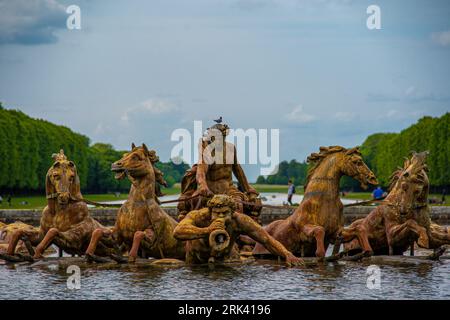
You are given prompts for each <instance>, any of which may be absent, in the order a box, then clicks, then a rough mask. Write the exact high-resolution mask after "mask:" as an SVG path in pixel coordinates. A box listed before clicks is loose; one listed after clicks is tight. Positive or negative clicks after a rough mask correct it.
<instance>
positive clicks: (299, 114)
mask: <svg viewBox="0 0 450 320" xmlns="http://www.w3.org/2000/svg"><path fill="white" fill-rule="evenodd" d="M286 119H287V120H289V121H292V122H299V123H308V122H312V121H314V120H315V119H316V117H315V116H313V115H312V114H308V113H306V112H304V111H303V106H302V105H298V106H297V107H295V108H294V109H292V111H291V112H290V113H288V114H287V115H286Z"/></svg>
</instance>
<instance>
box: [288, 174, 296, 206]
mask: <svg viewBox="0 0 450 320" xmlns="http://www.w3.org/2000/svg"><path fill="white" fill-rule="evenodd" d="M294 193H295V185H294V184H293V183H292V180H289V181H288V197H287V201H288V203H289V205H291V206H292V196H293V195H294Z"/></svg>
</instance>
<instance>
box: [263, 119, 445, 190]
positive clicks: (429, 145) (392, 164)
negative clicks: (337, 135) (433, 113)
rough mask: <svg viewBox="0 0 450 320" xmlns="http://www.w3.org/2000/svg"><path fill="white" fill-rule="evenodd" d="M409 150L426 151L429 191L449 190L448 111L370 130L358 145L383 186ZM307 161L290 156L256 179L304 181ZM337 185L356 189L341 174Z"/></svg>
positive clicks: (301, 183) (264, 180) (356, 183)
mask: <svg viewBox="0 0 450 320" xmlns="http://www.w3.org/2000/svg"><path fill="white" fill-rule="evenodd" d="M411 151H417V152H420V151H429V152H430V154H429V156H428V159H427V164H428V168H429V172H428V176H429V179H430V184H431V186H432V190H433V191H436V192H437V191H441V190H442V189H444V188H445V189H447V190H449V189H450V188H449V186H450V113H446V114H444V115H443V116H441V117H436V118H433V117H429V116H426V117H423V118H421V119H420V120H418V122H417V123H415V124H414V125H412V126H410V127H408V128H406V129H404V130H403V131H401V132H400V133H376V134H372V135H370V136H369V137H367V139H366V140H365V141H364V143H363V144H362V145H361V153H362V155H363V158H364V161H365V162H366V163H367V165H368V166H369V168H370V169H371V170H372V171H373V172H374V173H375V174H376V176H377V178H378V181H379V183H380V185H382V186H384V187H387V186H388V185H389V178H390V176H391V174H392V172H394V171H395V170H396V168H398V167H401V166H403V161H404V158H405V157H408V156H409V155H410V153H411ZM307 169H308V164H307V163H306V162H298V161H296V160H291V161H290V162H287V161H283V162H281V163H280V165H279V170H278V173H277V174H275V175H271V176H267V177H263V176H259V177H258V179H257V182H258V183H268V184H286V183H287V181H288V180H289V179H292V180H293V181H294V183H295V184H296V185H304V183H305V180H306V172H307ZM341 188H343V189H353V190H358V189H359V187H358V182H357V181H355V180H353V179H351V178H348V177H345V178H344V179H342V181H341Z"/></svg>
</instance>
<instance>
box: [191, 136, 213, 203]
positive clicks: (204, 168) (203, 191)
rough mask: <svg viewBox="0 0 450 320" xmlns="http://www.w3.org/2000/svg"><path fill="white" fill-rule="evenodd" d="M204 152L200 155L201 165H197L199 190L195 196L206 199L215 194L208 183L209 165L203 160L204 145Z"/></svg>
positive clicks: (196, 177) (196, 175)
mask: <svg viewBox="0 0 450 320" xmlns="http://www.w3.org/2000/svg"><path fill="white" fill-rule="evenodd" d="M200 147H201V148H202V149H201V150H202V152H201V153H200V157H201V158H200V159H201V160H199V163H198V164H197V171H196V174H195V179H196V180H197V185H198V189H197V191H195V192H194V194H193V196H197V195H202V196H205V197H209V196H212V195H213V193H212V192H211V190H209V187H208V183H207V181H206V174H207V173H208V168H209V167H208V164H207V163H206V162H205V160H204V159H203V150H204V147H203V145H202V146H200Z"/></svg>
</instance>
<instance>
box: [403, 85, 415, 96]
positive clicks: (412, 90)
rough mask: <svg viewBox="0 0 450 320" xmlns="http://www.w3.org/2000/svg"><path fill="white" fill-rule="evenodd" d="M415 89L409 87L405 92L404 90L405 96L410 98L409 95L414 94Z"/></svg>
mask: <svg viewBox="0 0 450 320" xmlns="http://www.w3.org/2000/svg"><path fill="white" fill-rule="evenodd" d="M416 91H417V90H416V87H414V86H410V87H409V88H407V89H406V90H405V95H406V96H411V95H413V94H414V93H416Z"/></svg>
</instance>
